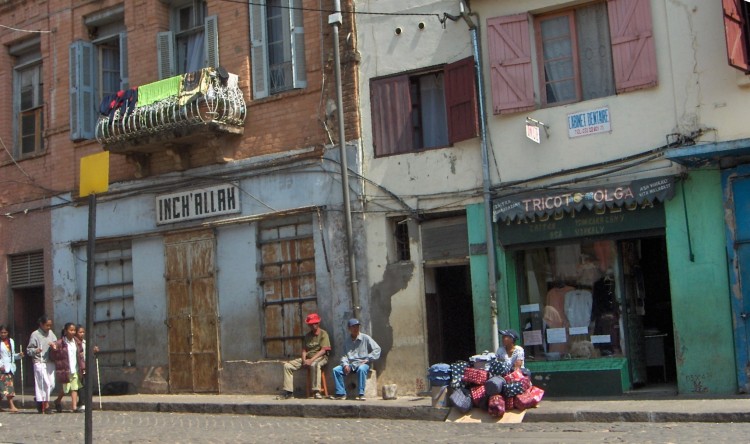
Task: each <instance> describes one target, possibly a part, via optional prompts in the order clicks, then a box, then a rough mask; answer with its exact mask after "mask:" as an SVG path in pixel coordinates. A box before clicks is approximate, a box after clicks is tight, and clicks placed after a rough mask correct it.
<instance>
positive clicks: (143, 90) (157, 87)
mask: <svg viewBox="0 0 750 444" xmlns="http://www.w3.org/2000/svg"><path fill="white" fill-rule="evenodd" d="M181 84H182V76H174V77H169V78H167V79H163V80H159V81H157V82H153V83H148V84H146V85H141V86H139V87H138V106H139V107H141V106H146V105H150V104H152V103H155V102H158V101H159V100H164V99H166V98H167V97H172V96H176V95H178V94H179V93H180V85H181Z"/></svg>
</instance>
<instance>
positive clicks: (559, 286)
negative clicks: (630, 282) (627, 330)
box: [516, 240, 625, 361]
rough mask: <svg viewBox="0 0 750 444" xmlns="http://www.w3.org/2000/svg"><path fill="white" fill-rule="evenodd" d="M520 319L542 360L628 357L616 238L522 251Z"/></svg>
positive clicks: (530, 349) (529, 348)
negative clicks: (618, 281) (618, 280)
mask: <svg viewBox="0 0 750 444" xmlns="http://www.w3.org/2000/svg"><path fill="white" fill-rule="evenodd" d="M516 257H517V261H516V264H517V269H518V273H519V274H518V276H522V278H521V279H519V287H520V288H519V294H518V305H519V311H518V316H519V321H520V327H521V329H522V330H523V332H524V341H523V342H524V348H525V349H526V356H527V357H528V356H533V357H534V358H535V359H536V360H537V361H540V360H558V359H561V358H565V359H571V358H572V359H575V358H599V357H606V356H623V351H624V348H625V347H624V344H625V340H624V338H625V336H624V335H623V334H622V331H623V330H622V328H624V325H623V323H622V322H620V317H621V313H622V310H621V302H620V301H621V300H622V294H621V293H622V290H621V289H619V288H617V285H616V283H617V279H616V276H617V275H618V264H617V260H616V258H617V247H616V245H615V242H614V241H611V240H599V241H580V242H572V243H567V244H564V245H558V246H554V247H546V248H533V249H527V250H523V251H519V252H518V253H517V256H516Z"/></svg>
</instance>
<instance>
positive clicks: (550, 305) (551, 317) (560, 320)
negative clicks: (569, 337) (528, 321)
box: [544, 279, 575, 353]
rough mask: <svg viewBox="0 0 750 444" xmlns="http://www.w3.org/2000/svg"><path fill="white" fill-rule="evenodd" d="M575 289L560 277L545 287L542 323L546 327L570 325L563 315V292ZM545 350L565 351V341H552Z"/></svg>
mask: <svg viewBox="0 0 750 444" xmlns="http://www.w3.org/2000/svg"><path fill="white" fill-rule="evenodd" d="M572 290H575V288H573V287H571V286H570V285H567V284H565V282H564V281H563V280H562V279H557V280H556V281H553V282H550V283H549V284H548V288H547V304H546V305H545V306H544V325H545V326H546V328H564V329H567V328H568V327H569V326H570V322H568V318H567V316H565V294H566V293H567V292H569V291H572ZM547 349H548V350H547V351H549V352H559V353H567V352H568V344H567V342H562V343H556V344H555V343H553V344H548V345H547Z"/></svg>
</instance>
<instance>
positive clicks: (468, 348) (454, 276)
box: [425, 265, 476, 365]
mask: <svg viewBox="0 0 750 444" xmlns="http://www.w3.org/2000/svg"><path fill="white" fill-rule="evenodd" d="M431 271H432V273H431V274H432V277H433V279H434V288H433V291H428V292H427V294H426V295H425V299H426V309H427V341H428V353H429V360H430V364H431V365H432V364H436V363H438V362H445V363H451V362H455V361H458V360H466V359H468V358H469V357H470V356H472V355H474V354H476V350H475V348H476V346H475V341H474V309H473V304H472V296H471V279H470V277H469V267H468V266H466V265H460V266H446V267H434V268H432V269H431ZM426 274H430V273H426Z"/></svg>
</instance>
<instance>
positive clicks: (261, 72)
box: [250, 1, 270, 99]
mask: <svg viewBox="0 0 750 444" xmlns="http://www.w3.org/2000/svg"><path fill="white" fill-rule="evenodd" d="M250 63H252V70H253V98H254V99H262V98H263V97H268V91H269V88H270V86H269V84H268V50H267V48H266V3H265V1H263V2H261V1H256V2H251V3H250Z"/></svg>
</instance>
